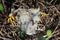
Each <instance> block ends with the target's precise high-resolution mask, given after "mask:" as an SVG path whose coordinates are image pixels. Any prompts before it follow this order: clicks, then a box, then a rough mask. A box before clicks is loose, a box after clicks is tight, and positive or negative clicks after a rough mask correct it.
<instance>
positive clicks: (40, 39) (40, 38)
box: [38, 35, 46, 40]
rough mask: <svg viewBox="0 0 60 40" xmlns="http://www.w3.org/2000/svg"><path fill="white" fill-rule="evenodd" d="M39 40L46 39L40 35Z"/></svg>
mask: <svg viewBox="0 0 60 40" xmlns="http://www.w3.org/2000/svg"><path fill="white" fill-rule="evenodd" d="M38 40H46V38H45V37H43V36H42V35H39V36H38Z"/></svg>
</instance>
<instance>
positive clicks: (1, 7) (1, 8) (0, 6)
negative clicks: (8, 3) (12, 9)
mask: <svg viewBox="0 0 60 40" xmlns="http://www.w3.org/2000/svg"><path fill="white" fill-rule="evenodd" d="M2 10H3V5H2V4H1V3H0V11H2Z"/></svg>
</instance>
